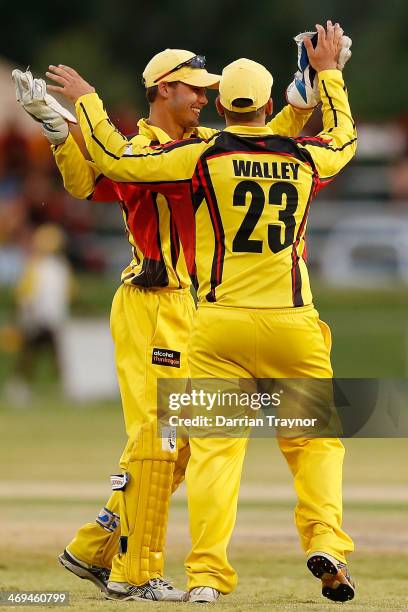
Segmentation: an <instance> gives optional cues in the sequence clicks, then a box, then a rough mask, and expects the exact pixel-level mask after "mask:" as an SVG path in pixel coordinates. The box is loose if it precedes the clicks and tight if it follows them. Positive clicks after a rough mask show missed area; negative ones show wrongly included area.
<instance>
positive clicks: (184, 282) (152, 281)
mask: <svg viewBox="0 0 408 612" xmlns="http://www.w3.org/2000/svg"><path fill="white" fill-rule="evenodd" d="M309 116H310V112H305V111H299V110H295V109H293V108H292V107H291V106H289V105H288V106H286V107H285V108H284V109H283V110H282V111H281V112H280V113H279V114H278V115H276V117H274V119H273V120H272V122H271V125H273V129H274V130H275V131H277V132H278V133H280V134H283V135H284V134H288V135H296V134H298V133H299V132H300V131H301V129H302V128H303V126H304V124H305V123H306V121H307V119H308V118H309ZM216 133H217V130H214V129H211V128H206V127H199V128H197V129H194V130H189V131H187V132H186V133H185V134H184V139H190V138H192V137H200V138H209V137H211V136H212V135H214V134H216ZM123 139H124V137H123ZM124 141H125V142H126V145H127V146H135V147H139V146H140V147H144V146H153V145H160V144H164V143H168V142H170V141H171V139H170V137H169V136H168V134H166V133H165V132H164V131H163V130H161V129H160V128H158V127H156V126H153V125H150V124H149V123H148V122H147V121H146V120H145V119H141V120H140V121H139V122H138V134H137V135H136V136H134V137H133V138H131V139H129V140H128V139H124ZM52 149H53V152H54V156H55V160H56V163H57V165H58V168H59V170H60V172H61V174H62V176H63V180H64V185H65V188H66V189H67V191H68V192H69V193H70V194H71V195H73V196H74V197H77V198H81V199H85V198H87V199H90V200H93V201H96V202H102V201H103V202H105V201H118V202H119V203H120V206H121V209H122V215H123V220H124V223H125V228H126V234H127V237H128V240H129V243H130V245H131V248H132V255H133V258H132V261H131V262H130V264H129V265H128V266H127V267H126V268H125V270H124V271H123V273H122V281H123V282H124V283H129V284H133V285H138V286H142V287H170V288H180V287H188V286H189V285H190V276H189V274H188V270H187V265H186V256H185V253H184V251H183V244H182V242H181V240H180V236H179V231H178V227H177V225H176V223H175V220H174V215H173V214H172V209H171V207H170V206H169V203H168V201H167V199H166V197H165V196H164V195H163V194H161V193H159V192H157V191H149V190H146V189H145V188H143V189H141V188H138V187H137V186H130V185H126V184H123V183H122V184H120V183H115V182H113V181H111V180H109V179H107V178H106V177H105V176H103V174H101V173H100V172H99V170H98V168H97V166H96V165H95V164H94V163H92V162H88V161H87V160H86V159H85V158H84V157H83V155H82V153H81V151H80V149H79V147H78V145H77V144H76V142H75V140H74V139H73V137H72V136H71V135H69V136H68V138H67V140H66V141H65V143H63V144H62V145H59V146H58V147H52ZM193 225H194V222H193ZM191 231H192V232H193V231H194V228H191ZM187 248H190V246H189V241H188V240H187ZM187 257H188V256H187Z"/></svg>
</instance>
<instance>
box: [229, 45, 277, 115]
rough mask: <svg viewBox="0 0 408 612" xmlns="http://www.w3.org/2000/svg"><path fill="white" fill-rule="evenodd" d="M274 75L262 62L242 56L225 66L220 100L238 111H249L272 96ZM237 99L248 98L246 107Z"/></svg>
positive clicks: (258, 106)
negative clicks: (237, 104) (236, 102)
mask: <svg viewBox="0 0 408 612" xmlns="http://www.w3.org/2000/svg"><path fill="white" fill-rule="evenodd" d="M272 84H273V76H272V75H271V73H270V72H269V70H267V69H266V68H265V67H264V66H262V64H258V63H257V62H253V61H252V60H249V59H246V58H245V57H241V58H240V59H237V60H236V61H235V62H232V63H231V64H228V66H225V68H224V70H223V71H222V75H221V80H220V102H221V104H222V105H223V107H224V108H226V109H227V110H230V111H234V112H236V113H249V112H250V111H254V110H257V109H258V108H261V106H264V105H265V104H266V103H267V102H268V100H269V98H270V97H271V89H272ZM235 100H248V105H246V106H245V107H242V106H241V105H240V106H234V102H235Z"/></svg>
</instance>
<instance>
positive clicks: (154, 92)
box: [146, 81, 180, 104]
mask: <svg viewBox="0 0 408 612" xmlns="http://www.w3.org/2000/svg"><path fill="white" fill-rule="evenodd" d="M178 83H180V81H172V82H171V83H167V85H169V86H170V87H175V86H176V85H177V84H178ZM158 93H159V86H158V85H153V86H152V87H148V88H147V89H146V100H147V101H148V103H149V104H153V102H155V101H156V99H157V96H158Z"/></svg>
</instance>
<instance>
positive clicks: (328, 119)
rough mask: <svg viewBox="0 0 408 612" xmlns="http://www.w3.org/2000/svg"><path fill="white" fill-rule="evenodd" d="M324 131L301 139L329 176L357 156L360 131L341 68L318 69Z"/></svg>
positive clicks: (322, 172) (320, 170)
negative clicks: (314, 136) (351, 108)
mask: <svg viewBox="0 0 408 612" xmlns="http://www.w3.org/2000/svg"><path fill="white" fill-rule="evenodd" d="M319 90H320V95H321V98H322V113H323V131H322V132H320V134H319V135H318V136H317V138H310V139H308V138H305V139H304V140H303V142H301V143H299V144H300V145H301V146H302V147H303V148H305V149H306V150H307V151H308V152H309V153H310V155H311V157H312V159H313V161H314V163H315V166H316V169H317V172H318V174H319V177H320V178H321V179H323V180H324V179H330V178H332V177H333V176H335V175H336V174H337V173H338V172H340V170H341V169H342V168H344V166H345V165H346V164H347V163H348V162H349V161H350V160H351V159H352V158H353V157H354V155H355V152H356V149H357V131H356V126H355V124H354V120H353V117H352V115H351V110H350V105H349V101H348V96H347V90H346V87H345V85H344V81H343V75H342V73H341V71H340V70H322V71H321V72H319Z"/></svg>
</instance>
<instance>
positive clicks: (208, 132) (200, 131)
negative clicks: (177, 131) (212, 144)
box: [197, 125, 220, 140]
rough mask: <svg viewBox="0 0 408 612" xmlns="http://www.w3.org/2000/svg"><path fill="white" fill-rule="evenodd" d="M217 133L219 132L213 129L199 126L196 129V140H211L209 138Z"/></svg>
mask: <svg viewBox="0 0 408 612" xmlns="http://www.w3.org/2000/svg"><path fill="white" fill-rule="evenodd" d="M219 131H220V130H215V129H214V128H209V127H204V126H202V125H200V126H199V127H198V128H197V136H198V138H204V139H205V140H206V139H207V138H211V136H214V135H215V134H218V132H219Z"/></svg>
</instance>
